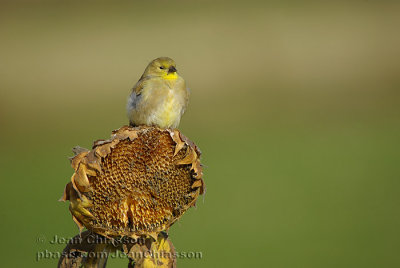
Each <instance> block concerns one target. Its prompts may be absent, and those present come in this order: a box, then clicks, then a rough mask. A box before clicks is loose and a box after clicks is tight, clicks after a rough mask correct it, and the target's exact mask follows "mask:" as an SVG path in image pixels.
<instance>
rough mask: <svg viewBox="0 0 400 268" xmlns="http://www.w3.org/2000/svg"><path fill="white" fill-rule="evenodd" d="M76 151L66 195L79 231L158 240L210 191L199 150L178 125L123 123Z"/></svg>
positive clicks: (65, 191)
mask: <svg viewBox="0 0 400 268" xmlns="http://www.w3.org/2000/svg"><path fill="white" fill-rule="evenodd" d="M75 153H76V155H75V157H73V158H72V159H71V165H72V168H73V169H74V170H75V173H74V174H73V176H72V178H71V182H70V183H68V184H67V185H66V187H65V190H64V195H63V197H62V199H61V200H63V201H66V200H69V201H70V207H69V208H70V211H71V214H72V217H73V220H74V221H75V222H76V224H77V225H78V226H79V228H80V230H82V229H83V227H86V228H87V229H88V230H91V231H93V232H95V233H98V234H101V235H104V236H107V237H115V236H130V237H138V236H141V235H150V236H152V237H154V238H155V239H156V238H157V235H158V233H159V232H160V231H164V230H167V229H168V228H169V227H170V226H171V225H172V224H173V223H174V222H175V221H176V220H178V219H179V218H180V217H181V216H182V215H183V213H184V212H185V211H186V210H187V209H188V208H190V207H192V206H194V205H195V203H196V200H197V198H198V196H199V195H200V194H203V192H204V190H205V185H204V182H203V180H202V175H203V174H202V168H201V164H200V151H199V149H198V148H197V146H196V145H195V144H194V143H193V142H191V141H189V140H188V139H187V138H186V137H185V136H183V135H182V134H181V133H180V132H179V131H178V130H168V129H167V130H166V129H159V128H155V127H139V128H134V127H128V126H124V127H122V128H120V129H118V130H115V131H113V132H112V136H111V139H109V140H98V141H96V142H94V146H93V149H92V150H91V151H88V150H85V149H83V148H77V149H76V150H75Z"/></svg>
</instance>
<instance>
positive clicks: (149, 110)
mask: <svg viewBox="0 0 400 268" xmlns="http://www.w3.org/2000/svg"><path fill="white" fill-rule="evenodd" d="M188 101H189V92H188V90H187V88H186V84H185V80H183V78H182V77H181V76H179V75H178V73H177V71H176V64H175V62H174V61H173V60H172V59H170V58H167V57H161V58H157V59H155V60H153V61H152V62H150V63H149V65H148V66H147V67H146V69H145V70H144V73H143V75H142V76H141V77H140V79H139V81H138V82H137V83H136V85H135V86H134V87H133V89H132V92H131V94H130V96H129V98H128V104H127V114H128V118H129V123H130V125H131V126H140V125H146V126H156V127H160V128H177V127H178V125H179V122H180V120H181V116H182V114H183V113H184V112H185V109H186V106H187V104H188Z"/></svg>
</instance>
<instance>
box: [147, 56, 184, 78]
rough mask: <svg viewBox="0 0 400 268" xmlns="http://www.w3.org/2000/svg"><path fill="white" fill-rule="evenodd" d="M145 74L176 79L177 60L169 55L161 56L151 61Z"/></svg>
mask: <svg viewBox="0 0 400 268" xmlns="http://www.w3.org/2000/svg"><path fill="white" fill-rule="evenodd" d="M143 76H160V77H162V78H164V79H168V80H175V79H177V78H178V74H177V72H176V64H175V61H174V60H173V59H171V58H168V57H161V58H157V59H155V60H153V61H152V62H150V63H149V65H148V66H147V68H146V70H145V71H144V74H143Z"/></svg>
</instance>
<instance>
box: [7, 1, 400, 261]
mask: <svg viewBox="0 0 400 268" xmlns="http://www.w3.org/2000/svg"><path fill="white" fill-rule="evenodd" d="M399 14H400V3H399V2H398V1H397V3H396V1H393V2H390V1H335V2H334V1H331V2H327V1H285V0H283V1H259V2H257V1H256V2H252V1H232V2H219V1H197V2H190V3H189V2H188V1H173V0H170V1H147V2H145V1H141V2H134V1H113V2H111V1H110V2H102V1H25V2H23V1H6V2H4V1H2V2H1V3H0V34H1V42H0V125H1V137H0V146H1V148H2V149H1V151H2V152H3V153H2V154H1V155H0V167H1V175H0V176H1V186H2V187H1V188H2V193H1V195H0V204H1V210H0V211H1V212H0V213H1V238H2V241H3V242H2V243H1V245H0V252H1V253H0V254H1V256H2V262H1V266H3V267H9V266H13V267H55V265H56V263H57V260H56V259H52V258H46V259H42V260H39V261H38V260H37V254H38V252H43V251H46V250H47V251H49V252H57V251H61V250H62V249H63V248H64V246H65V244H63V243H61V244H52V243H51V242H50V241H51V240H52V239H53V237H54V236H56V235H57V236H61V237H71V236H74V235H76V234H77V233H78V229H77V227H76V226H75V224H74V223H73V221H72V219H71V216H70V214H69V211H68V204H66V203H61V202H57V200H58V198H59V197H60V196H61V194H62V192H63V189H64V185H65V184H66V183H67V182H68V181H69V179H70V176H71V175H72V169H71V168H70V165H69V161H68V157H69V156H71V155H72V153H71V148H72V147H74V146H75V145H78V144H79V145H81V146H83V147H90V146H91V144H92V141H94V140H96V139H100V138H107V137H109V135H110V132H111V130H113V129H117V128H119V127H120V126H122V125H124V124H126V123H127V120H126V117H125V102H126V98H127V96H128V94H129V90H130V88H131V87H132V86H133V85H134V83H135V82H136V81H137V80H138V78H139V77H140V75H141V73H142V72H143V70H144V68H145V66H146V65H147V63H148V62H149V61H150V60H152V59H154V58H156V57H159V56H169V57H172V58H173V59H175V60H176V62H177V64H178V70H179V71H180V73H181V75H182V76H183V77H184V78H185V79H186V81H187V84H188V87H189V88H190V89H191V100H190V106H189V108H188V111H187V113H186V114H185V116H184V117H183V120H182V122H181V126H180V129H181V130H182V132H183V133H184V134H185V135H187V136H188V137H190V138H191V139H192V140H193V141H195V142H196V143H197V144H198V146H199V147H200V148H201V149H202V152H203V155H202V157H203V163H204V164H205V165H206V168H205V176H204V178H205V182H206V185H207V193H206V195H205V198H204V201H203V199H202V198H201V199H200V200H199V202H198V207H197V208H196V209H191V210H190V211H188V212H187V214H186V215H185V216H184V217H183V218H182V219H181V220H180V221H179V222H178V223H177V224H175V225H174V226H173V227H172V228H171V231H170V237H171V238H172V241H173V242H174V244H175V247H176V249H177V251H180V252H182V251H186V252H189V251H201V252H202V254H203V257H202V258H201V259H187V258H186V259H178V267H399V266H400V255H399V250H400V246H399V239H400V232H399V224H400V214H399V204H400V203H399V202H400V180H399V174H400V164H399V159H400V155H399V154H400V144H399V137H400V92H399V89H400V35H399V27H400V15H399ZM126 265H127V261H126V260H125V259H110V260H109V266H108V267H126Z"/></svg>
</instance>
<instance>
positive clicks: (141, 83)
mask: <svg viewBox="0 0 400 268" xmlns="http://www.w3.org/2000/svg"><path fill="white" fill-rule="evenodd" d="M147 80H149V78H148V77H141V78H140V79H139V81H137V83H136V85H135V86H134V87H133V88H132V93H135V94H136V96H139V95H140V94H142V90H143V87H144V85H145V83H146V82H147Z"/></svg>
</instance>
